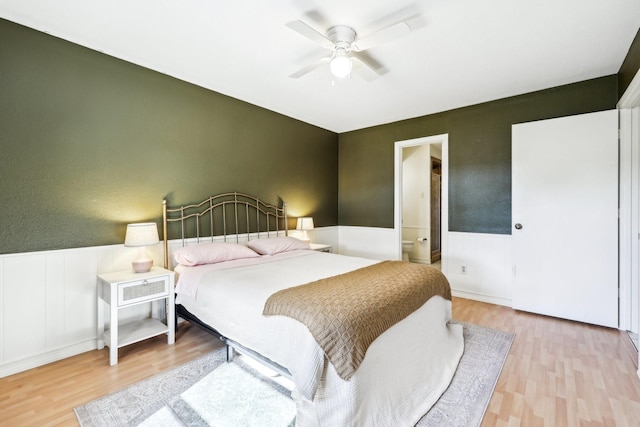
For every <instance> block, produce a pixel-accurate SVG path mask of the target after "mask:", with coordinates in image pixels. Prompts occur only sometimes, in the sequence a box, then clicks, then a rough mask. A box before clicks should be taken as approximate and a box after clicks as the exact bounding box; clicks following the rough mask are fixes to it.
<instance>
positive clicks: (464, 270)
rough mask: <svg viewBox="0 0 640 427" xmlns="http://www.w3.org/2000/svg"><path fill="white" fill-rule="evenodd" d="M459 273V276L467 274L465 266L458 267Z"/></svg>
mask: <svg viewBox="0 0 640 427" xmlns="http://www.w3.org/2000/svg"><path fill="white" fill-rule="evenodd" d="M460 273H461V274H467V266H466V265H461V266H460Z"/></svg>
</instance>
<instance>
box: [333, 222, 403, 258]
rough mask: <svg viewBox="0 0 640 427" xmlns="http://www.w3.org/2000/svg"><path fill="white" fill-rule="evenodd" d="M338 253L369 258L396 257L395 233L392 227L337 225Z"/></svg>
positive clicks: (396, 243)
mask: <svg viewBox="0 0 640 427" xmlns="http://www.w3.org/2000/svg"><path fill="white" fill-rule="evenodd" d="M338 228H339V232H338V241H339V245H338V253H339V254H341V255H349V256H358V257H362V258H371V259H380V260H383V259H397V248H398V245H399V242H397V241H396V233H395V230H394V229H393V228H375V227H344V226H341V227H338Z"/></svg>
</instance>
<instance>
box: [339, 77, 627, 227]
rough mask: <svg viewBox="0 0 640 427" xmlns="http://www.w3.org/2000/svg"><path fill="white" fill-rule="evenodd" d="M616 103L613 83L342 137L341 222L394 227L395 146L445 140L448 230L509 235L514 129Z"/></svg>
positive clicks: (574, 86)
mask: <svg viewBox="0 0 640 427" xmlns="http://www.w3.org/2000/svg"><path fill="white" fill-rule="evenodd" d="M617 99H618V97H617V76H615V75H613V76H608V77H602V78H599V79H595V80H589V81H586V82H581V83H576V84H572V85H567V86H561V87H557V88H553V89H548V90H544V91H539V92H533V93H529V94H525V95H521V96H515V97H511V98H505V99H501V100H497V101H493V102H488V103H484V104H479V105H474V106H469V107H465V108H459V109H456V110H451V111H446V112H443V113H439V114H432V115H428V116H424V117H418V118H415V119H411V120H405V121H400V122H394V123H390V124H387V125H382V126H376V127H372V128H367V129H362V130H357V131H353V132H348V133H344V134H341V135H340V143H339V155H338V159H339V173H340V179H339V184H338V196H339V216H338V222H339V223H340V225H352V226H369V227H387V228H391V227H393V226H394V224H393V209H394V207H393V202H394V197H393V192H394V164H393V163H394V143H395V142H396V141H402V140H408V139H413V138H419V137H424V136H431V135H439V134H444V133H448V134H449V230H451V231H463V232H475V233H491V234H510V233H511V125H512V124H514V123H521V122H528V121H534V120H541V119H548V118H553V117H561V116H567V115H573V114H581V113H588V112H593V111H600V110H607V109H612V108H615V106H616V102H617ZM550 155H552V153H550ZM567 161H570V159H567Z"/></svg>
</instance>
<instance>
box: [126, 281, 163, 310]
mask: <svg viewBox="0 0 640 427" xmlns="http://www.w3.org/2000/svg"><path fill="white" fill-rule="evenodd" d="M168 294H169V279H168V278H154V279H150V280H137V281H135V282H127V283H121V284H120V285H119V286H118V306H123V305H128V304H135V303H137V302H141V301H149V300H150V299H153V298H162V297H166V296H167V295H168Z"/></svg>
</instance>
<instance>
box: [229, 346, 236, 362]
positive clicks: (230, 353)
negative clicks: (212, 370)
mask: <svg viewBox="0 0 640 427" xmlns="http://www.w3.org/2000/svg"><path fill="white" fill-rule="evenodd" d="M234 354H235V353H234V351H233V347H231V346H230V345H229V344H227V362H231V361H233V356H234Z"/></svg>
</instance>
